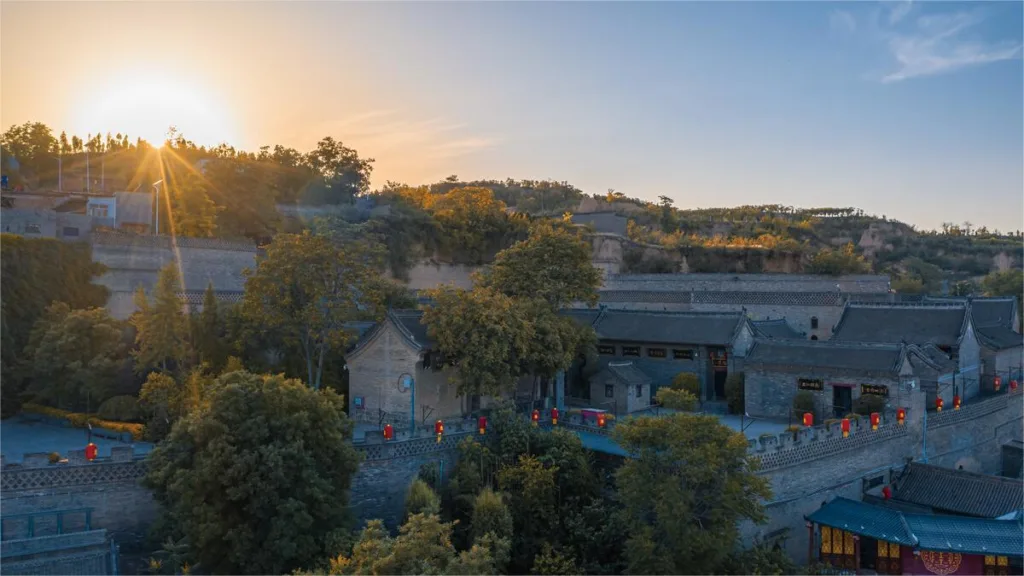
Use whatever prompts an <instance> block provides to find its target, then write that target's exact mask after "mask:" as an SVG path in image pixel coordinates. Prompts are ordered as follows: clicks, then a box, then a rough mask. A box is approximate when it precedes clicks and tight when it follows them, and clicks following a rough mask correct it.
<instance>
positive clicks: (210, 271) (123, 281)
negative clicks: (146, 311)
mask: <svg viewBox="0 0 1024 576" xmlns="http://www.w3.org/2000/svg"><path fill="white" fill-rule="evenodd" d="M90 242H91V244H92V257H93V260H94V261H96V262H99V263H102V264H104V265H105V266H106V267H107V273H106V274H104V275H103V276H101V277H100V278H99V280H98V281H97V283H98V284H102V285H103V286H106V287H107V288H108V289H109V290H110V299H109V300H108V301H107V308H108V309H109V310H110V313H111V315H113V316H114V317H115V318H127V317H128V316H129V315H131V313H132V312H133V311H134V310H135V304H134V301H133V294H134V292H135V290H136V289H137V288H139V287H140V286H141V287H142V288H143V289H145V290H146V291H147V292H149V291H150V290H152V289H153V287H154V286H155V285H156V280H157V275H158V274H159V273H160V270H161V269H162V268H163V267H164V266H166V265H167V264H170V263H172V262H176V263H177V264H178V266H179V271H180V273H181V276H182V280H183V282H184V289H185V290H189V291H191V290H205V289H206V287H207V285H208V284H209V283H211V282H212V283H213V287H214V289H216V290H221V291H241V290H242V289H243V288H244V287H245V277H244V276H243V274H242V271H243V270H244V269H246V268H254V267H255V266H256V254H257V248H256V246H255V245H253V244H250V243H245V242H233V241H229V240H220V239H216V238H184V237H177V238H172V237H171V236H142V235H129V234H119V233H113V232H94V233H93V234H92V235H91V237H90Z"/></svg>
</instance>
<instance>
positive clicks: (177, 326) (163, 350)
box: [130, 263, 189, 371]
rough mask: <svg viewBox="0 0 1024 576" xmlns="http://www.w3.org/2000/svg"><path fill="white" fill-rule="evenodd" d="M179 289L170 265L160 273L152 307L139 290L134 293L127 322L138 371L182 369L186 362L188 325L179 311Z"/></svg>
mask: <svg viewBox="0 0 1024 576" xmlns="http://www.w3.org/2000/svg"><path fill="white" fill-rule="evenodd" d="M180 287H181V280H180V277H179V275H178V269H177V268H176V267H175V264H174V263H171V264H168V265H167V266H165V267H164V268H163V269H161V270H160V274H159V276H158V277H157V281H156V288H155V289H154V290H153V303H152V304H150V302H149V300H148V299H147V298H146V293H145V292H144V291H143V290H142V288H141V287H140V288H139V289H138V291H136V293H135V307H136V308H137V311H136V312H135V314H133V315H132V317H131V319H130V322H131V324H132V325H133V326H134V327H135V330H136V334H135V345H136V350H135V351H134V352H133V356H134V357H135V363H136V367H137V368H138V369H140V370H144V369H146V368H154V367H159V368H160V369H161V370H163V371H167V370H168V366H174V367H177V368H182V367H183V366H184V363H185V361H186V359H187V358H188V355H189V341H188V336H189V325H188V317H187V316H185V314H184V313H183V310H182V308H183V307H184V304H183V303H182V301H181V299H180V298H179V297H178V294H177V292H178V290H180Z"/></svg>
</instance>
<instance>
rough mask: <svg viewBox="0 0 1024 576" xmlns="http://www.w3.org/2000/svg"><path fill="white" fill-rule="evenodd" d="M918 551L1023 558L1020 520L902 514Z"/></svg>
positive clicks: (1023, 538)
mask: <svg viewBox="0 0 1024 576" xmlns="http://www.w3.org/2000/svg"><path fill="white" fill-rule="evenodd" d="M903 516H904V518H905V519H906V522H907V526H908V527H909V528H910V532H911V534H913V535H914V536H915V537H916V538H917V541H918V545H917V547H918V548H920V549H921V550H934V551H936V552H959V553H961V554H978V555H993V556H1015V557H1017V558H1020V557H1021V556H1022V555H1024V526H1022V525H1021V522H1020V520H994V519H991V518H967V517H964V516H937V515H936V516H932V515H928V514H904V515H903Z"/></svg>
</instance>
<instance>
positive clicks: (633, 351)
mask: <svg viewBox="0 0 1024 576" xmlns="http://www.w3.org/2000/svg"><path fill="white" fill-rule="evenodd" d="M622 355H623V356H640V347H639V346H623V347H622Z"/></svg>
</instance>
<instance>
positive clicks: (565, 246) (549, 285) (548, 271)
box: [482, 221, 601, 310]
mask: <svg viewBox="0 0 1024 576" xmlns="http://www.w3.org/2000/svg"><path fill="white" fill-rule="evenodd" d="M482 280H483V284H484V285H486V286H491V287H493V288H495V289H497V290H498V291H500V292H502V293H504V294H506V295H508V296H512V297H514V298H540V299H542V300H544V301H545V302H547V303H548V305H549V306H550V307H551V308H552V309H555V310H557V309H559V308H562V307H564V306H566V305H568V304H572V303H574V302H584V303H586V304H588V305H590V306H594V305H595V304H597V289H598V287H599V286H600V285H601V272H600V270H598V269H597V268H595V267H594V265H593V264H592V263H591V248H590V245H589V244H587V242H586V241H585V240H584V239H583V237H582V236H581V235H580V234H579V232H577V231H574V230H569V229H567V228H566V227H564V226H555V225H552V224H551V223H550V222H548V221H541V222H538V223H537V224H534V225H533V226H531V228H530V235H529V237H528V238H527V239H526V240H522V241H520V242H516V243H515V244H513V245H512V246H511V247H509V248H506V249H505V250H502V251H501V252H499V253H498V254H497V256H496V257H495V258H494V263H493V264H492V265H491V266H490V268H489V270H488V272H487V273H486V274H485V275H484V278H483V279H482Z"/></svg>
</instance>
